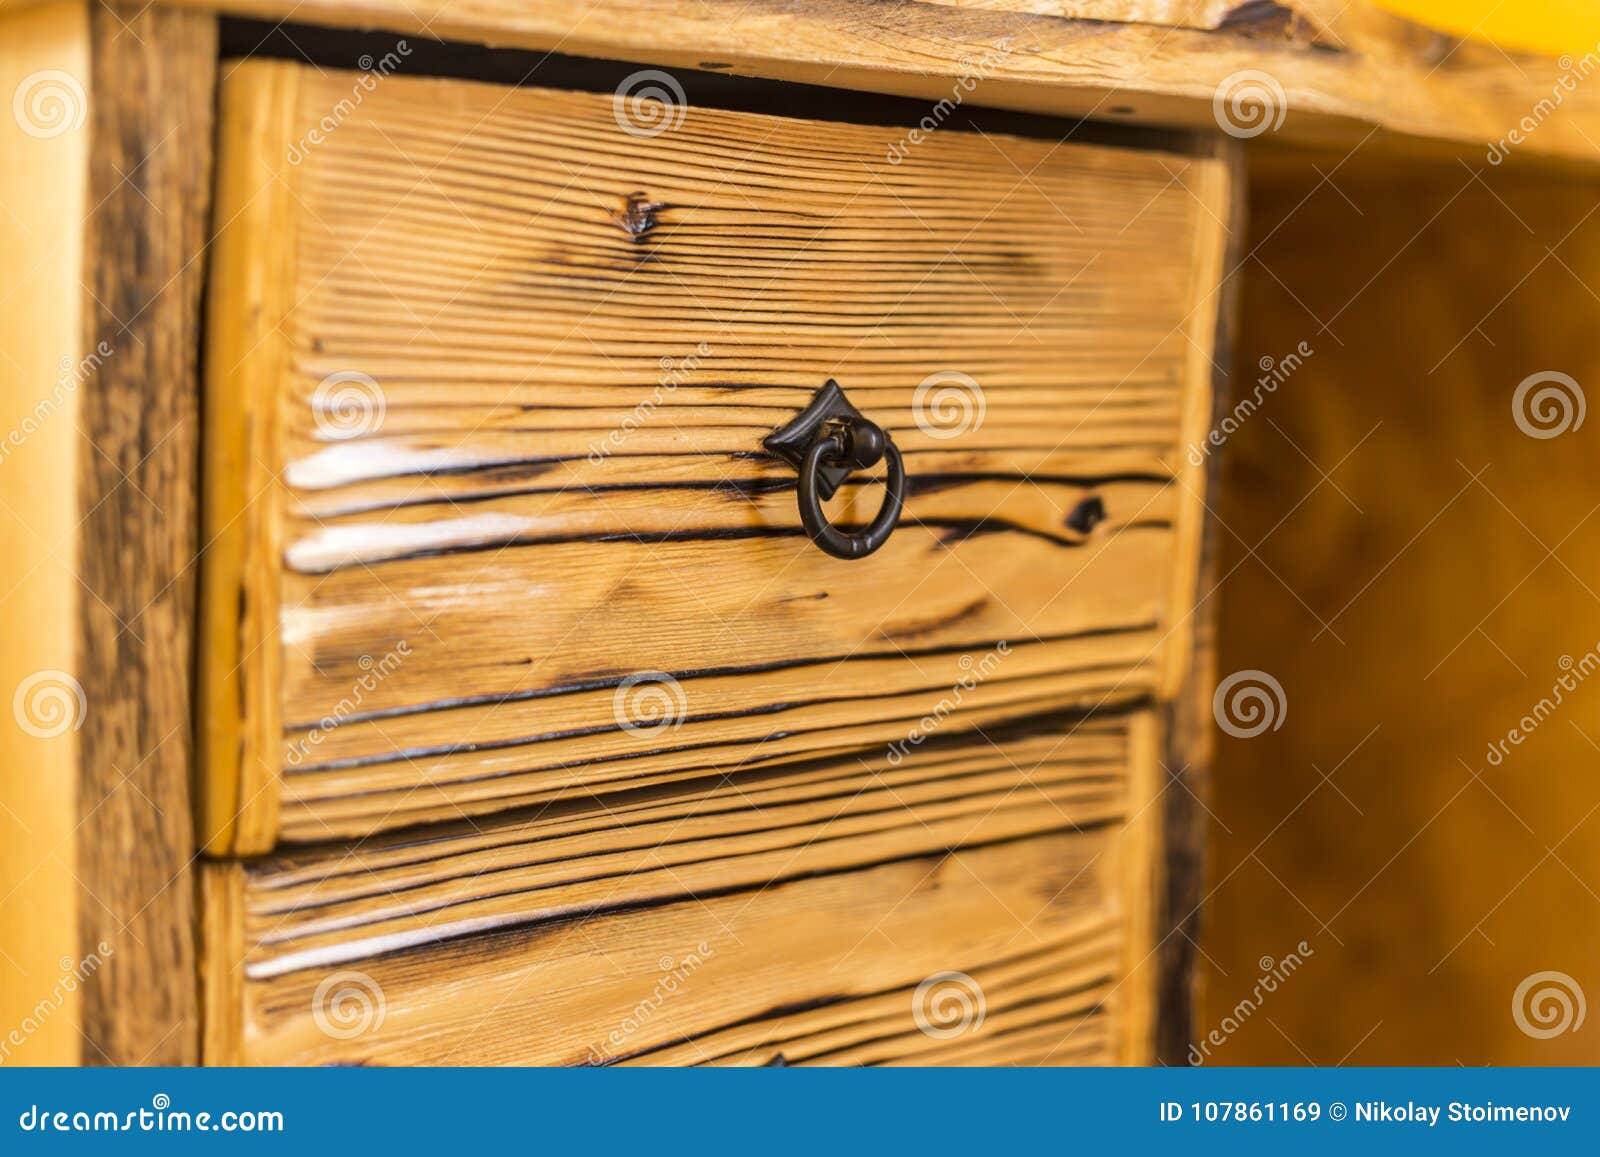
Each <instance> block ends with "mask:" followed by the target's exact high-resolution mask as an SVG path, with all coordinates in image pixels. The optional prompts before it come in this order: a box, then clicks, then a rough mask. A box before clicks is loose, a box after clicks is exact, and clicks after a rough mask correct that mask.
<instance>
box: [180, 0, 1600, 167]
mask: <svg viewBox="0 0 1600 1157" xmlns="http://www.w3.org/2000/svg"><path fill="white" fill-rule="evenodd" d="M179 2H181V3H184V4H188V5H192V6H195V7H200V8H204V9H206V10H208V11H211V10H215V11H222V12H228V13H234V14H238V15H246V16H253V17H258V18H263V19H267V20H272V21H278V20H284V19H293V20H297V21H301V22H304V23H309V24H327V25H334V26H339V27H349V28H382V29H385V30H388V31H393V32H401V33H413V34H421V33H424V32H426V33H427V34H428V35H432V36H437V37H444V38H453V39H457V40H463V41H473V42H486V43H493V44H497V45H506V46H512V47H518V48H525V49H532V50H537V51H557V50H558V51H561V52H564V53H571V54H574V55H580V56H593V57H599V58H602V59H608V60H638V61H642V62H646V63H649V64H652V65H656V66H665V67H669V68H701V67H707V66H710V67H713V68H715V69H716V70H718V71H731V72H736V73H739V74H741V75H746V76H758V77H766V78H770V79H776V80H793V81H803V82H806V83H811V84H822V85H830V86H832V87H836V88H844V89H852V90H859V91H864V92H878V93H885V94H890V95H897V96H914V97H919V98H924V99H927V100H930V101H939V100H942V99H948V98H950V97H951V96H952V95H953V93H955V92H956V91H957V85H958V82H960V81H962V80H968V81H971V80H973V79H977V80H978V82H979V91H980V96H979V97H975V98H973V99H974V100H978V101H979V102H981V103H982V104H985V105H989V106H992V107H998V108H1011V109H1019V110H1023V111H1028V112H1040V113H1047V114H1051V115H1056V116H1064V117H1073V118H1078V117H1090V116H1092V117H1096V118H1099V119H1115V120H1127V121H1129V122H1137V123H1147V124H1170V125H1180V126H1191V127H1195V128H1201V129H1205V130H1207V131H1215V129H1216V128H1217V119H1216V117H1217V113H1216V109H1215V106H1214V101H1215V99H1216V96H1217V93H1218V90H1219V88H1222V87H1224V85H1225V82H1228V81H1229V80H1230V78H1234V79H1235V82H1237V75H1238V74H1239V73H1241V72H1251V71H1254V72H1266V73H1267V74H1269V75H1270V76H1271V77H1272V78H1273V79H1274V80H1275V81H1276V82H1277V83H1278V84H1279V85H1280V86H1281V87H1282V89H1283V92H1284V99H1285V103H1286V105H1287V116H1286V118H1285V119H1284V122H1283V124H1282V125H1281V126H1280V127H1279V128H1278V129H1277V130H1276V131H1275V133H1274V135H1273V139H1278V140H1291V141H1295V142H1299V143H1309V142H1318V143H1325V144H1327V143H1331V144H1337V145H1342V146H1343V147H1344V148H1346V149H1348V148H1350V147H1352V146H1354V145H1355V144H1357V143H1358V142H1363V141H1368V140H1369V138H1370V144H1369V146H1368V147H1375V148H1382V147H1384V146H1386V145H1387V146H1389V147H1391V148H1392V149H1393V150H1395V151H1397V152H1398V151H1406V150H1412V151H1414V150H1415V148H1416V147H1417V145H1418V143H1419V140H1423V139H1425V140H1432V141H1442V142H1449V143H1452V144H1454V145H1457V146H1462V147H1464V148H1465V149H1466V151H1468V152H1470V153H1473V154H1481V150H1482V149H1483V148H1484V147H1486V146H1487V144H1488V143H1489V142H1491V141H1498V140H1500V139H1501V138H1502V137H1504V136H1505V135H1506V133H1507V131H1508V130H1510V129H1511V128H1512V127H1513V126H1515V125H1517V124H1519V123H1520V122H1521V121H1522V120H1523V118H1524V117H1528V116H1530V115H1538V116H1539V119H1540V123H1539V126H1538V128H1537V131H1535V132H1533V133H1531V134H1530V135H1529V140H1528V142H1527V143H1526V144H1525V145H1524V146H1523V150H1524V151H1525V152H1526V153H1527V154H1528V155H1531V156H1540V155H1542V156H1551V157H1561V158H1566V159H1570V160H1574V161H1577V162H1579V163H1592V161H1593V158H1594V148H1593V145H1592V143H1591V142H1592V141H1593V140H1595V139H1600V97H1596V96H1595V94H1594V93H1593V92H1592V91H1591V86H1586V85H1584V84H1574V85H1572V86H1571V89H1572V90H1571V91H1570V92H1568V91H1564V92H1563V93H1562V97H1563V99H1562V100H1561V101H1559V102H1554V103H1553V104H1550V102H1551V98H1552V93H1553V91H1554V90H1555V88H1556V86H1557V84H1558V82H1559V81H1560V78H1561V77H1562V76H1563V74H1564V73H1566V72H1567V69H1566V68H1565V67H1563V65H1562V64H1561V62H1560V61H1558V60H1557V59H1555V58H1554V57H1553V56H1549V57H1541V56H1536V55H1530V54H1515V53H1511V54H1507V53H1506V52H1505V51H1503V50H1502V49H1501V48H1499V47H1496V46H1493V45H1488V44H1482V43H1477V42H1474V41H1472V40H1470V39H1465V38H1462V37H1460V36H1452V35H1447V34H1445V33H1441V32H1438V31H1435V30H1434V29H1431V28H1428V27H1426V26H1424V25H1422V24H1418V23H1416V22H1413V21H1410V20H1407V19H1405V18H1403V17H1401V16H1398V15H1395V14H1394V13H1392V12H1389V11H1385V10H1384V9H1382V8H1380V7H1378V6H1376V5H1374V4H1372V3H1369V2H1366V0H1356V2H1354V3H1348V2H1345V0H1281V2H1262V0H1235V2H1234V3H1230V4H1225V5H1220V6H1219V5H1212V4H1205V3H1181V2H1180V3H1172V4H1165V3H1161V2H1159V0H1150V2H1145V0H1083V2H1077V3H1073V4H1071V5H1070V7H1067V8H1065V9H1064V11H1066V12H1067V13H1068V15H1061V14H1051V13H1041V12H1038V11H1032V10H1030V11H1007V10H1003V9H1004V8H1008V7H1013V6H1015V7H1023V8H1028V9H1034V8H1037V7H1043V6H1044V5H1042V4H1039V5H1036V4H1034V3H1032V0H1015V2H1014V3H1013V0H995V3H993V4H990V3H987V2H986V3H983V4H978V5H968V4H943V3H904V4H887V3H863V2H861V0H810V2H808V3H804V4H794V3H789V2H788V0H701V2H700V3H697V4H694V5H689V6H684V5H680V4H675V3H670V2H669V0H543V2H541V3H529V2H527V0H475V2H473V3H470V4H469V3H463V2H462V0H179ZM1146 21H1149V22H1146ZM1188 25H1207V26H1214V27H1211V28H1206V27H1188ZM1575 47H1576V48H1577V49H1578V50H1592V48H1593V47H1594V46H1593V44H1592V43H1590V44H1587V45H1578V46H1575ZM1569 63H1570V62H1569ZM1230 91H1231V89H1230ZM1541 102H1547V106H1548V112H1549V115H1548V116H1546V115H1545V113H1544V112H1539V113H1537V114H1536V111H1535V110H1540V109H1543V108H1545V107H1547V106H1543V105H1541Z"/></svg>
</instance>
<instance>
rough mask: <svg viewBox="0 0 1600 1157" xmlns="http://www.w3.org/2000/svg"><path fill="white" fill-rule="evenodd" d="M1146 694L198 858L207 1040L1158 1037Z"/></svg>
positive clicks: (777, 1045) (393, 1042) (281, 1058)
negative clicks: (467, 817) (207, 860)
mask: <svg viewBox="0 0 1600 1157" xmlns="http://www.w3.org/2000/svg"><path fill="white" fill-rule="evenodd" d="M1155 741H1156V727H1155V724H1154V720H1153V718H1152V716H1151V713H1150V712H1149V711H1141V712H1133V713H1115V714H1111V715H1109V716H1101V717H1096V718H1094V719H1089V720H1085V719H1083V718H1081V717H1077V718H1074V717H1067V716H1053V717H1043V718H1040V719H1037V720H1034V721H1032V722H1031V723H1030V724H1028V725H1025V726H1018V727H1014V728H1012V729H1010V730H1008V731H1003V732H992V733H990V734H988V735H980V734H978V733H976V732H972V731H968V732H965V733H961V734H956V735H951V736H948V737H941V738H937V739H935V740H933V741H932V742H930V744H929V745H928V746H927V747H926V748H924V749H923V750H922V751H920V752H919V753H918V757H917V758H916V759H915V760H908V761H905V762H904V763H903V764H901V765H899V766H895V765H892V764H890V763H889V762H888V760H887V759H886V758H885V757H884V756H882V755H881V754H880V756H879V757H878V758H877V759H875V760H865V759H864V760H861V761H860V762H858V761H856V760H847V761H817V762H813V763H803V764H794V765H791V766H789V767H785V768H775V769H769V770H766V771H762V772H759V773H755V774H751V775H746V776H744V777H741V778H740V779H739V780H738V781H737V782H729V780H728V779H727V777H725V776H723V775H720V774H705V775H702V776H701V777H699V778H697V779H694V780H692V781H689V782H687V783H685V784H681V785H678V786H677V788H676V790H674V791H671V792H667V791H664V790H663V789H660V788H655V789H645V790H643V791H638V792H632V793H623V794H620V795H617V796H612V797H608V800H607V805H608V806H607V807H605V808H603V809H597V808H593V807H589V808H583V807H564V808H563V807H553V808H549V809H540V810H538V811H535V812H533V813H530V814H526V815H520V816H517V817H504V818H500V819H497V820H495V821H493V822H491V823H487V824H456V825H444V826H440V827H438V828H434V829H430V830H427V831H426V832H424V833H422V834H419V835H413V836H402V835H389V836H378V837H374V838H373V839H370V840H367V841H365V842H363V843H362V844H360V845H359V846H356V847H348V848H347V847H343V846H334V847H331V848H328V849H325V850H318V851H313V852H301V853H284V854H279V855H276V856H273V857H269V858H266V859H263V860H259V861H255V862H251V863H249V864H245V865H238V864H212V865H208V866H207V868H206V872H205V877H204V879H205V912H206V920H207V930H206V931H207V935H206V937H205V940H206V945H207V952H206V960H205V974H206V981H207V984H206V999H207V1009H206V1014H207V1015H206V1023H207V1046H206V1056H207V1060H208V1061H210V1062H211V1063H249V1064H299V1063H341V1064H369V1063H372V1064H440V1063H450V1064H505V1063H512V1064H584V1063H602V1062H603V1063H650V1064H680V1063H746V1064H748V1063H756V1064H766V1063H772V1062H773V1061H774V1060H775V1059H776V1058H777V1057H778V1056H780V1055H781V1056H782V1058H783V1060H784V1061H785V1062H786V1063H791V1064H803V1063H821V1064H845V1063H864V1062H873V1063H892V1062H901V1063H922V1064H953V1063H972V1064H1004V1063H1018V1064H1022V1063H1027V1064H1037V1063H1054V1064H1067V1063H1100V1064H1106V1063H1113V1062H1116V1061H1119V1060H1144V1059H1147V1058H1148V1056H1149V1034H1150V1028H1151V1025H1150V1018H1151V1015H1152V1008H1151V999H1150V998H1151V993H1152V990H1153V985H1152V984H1151V983H1150V976H1151V974H1152V972H1153V965H1152V963H1151V948H1152V936H1151V916H1152V901H1153V878H1152V873H1151V870H1150V869H1151V867H1152V865H1153V863H1154V858H1155V856H1156V854H1157V852H1158V848H1159V831H1158V827H1159V813H1158V809H1155V808H1152V807H1151V806H1150V805H1151V803H1152V802H1153V799H1154V790H1155V785H1156V776H1155V771H1156V758H1157V757H1156V752H1155V747H1154V744H1155Z"/></svg>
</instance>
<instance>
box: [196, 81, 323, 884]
mask: <svg viewBox="0 0 1600 1157" xmlns="http://www.w3.org/2000/svg"><path fill="white" fill-rule="evenodd" d="M300 77H301V72H300V69H299V68H298V67H296V66H294V65H291V64H288V63H286V62H280V61H248V62H246V63H244V64H241V65H237V66H235V67H234V68H233V69H232V71H231V72H229V73H228V74H227V75H226V76H225V78H224V79H223V81H222V83H221V86H220V108H219V110H218V121H217V124H218V148H217V197H216V221H217V236H216V239H215V242H214V244H213V246H212V269H211V273H210V288H209V294H208V304H207V310H206V317H207V327H208V329H207V337H208V343H207V347H206V365H205V375H204V377H205V382H204V390H205V414H206V418H205V437H204V449H203V453H202V494H203V504H202V505H203V513H202V519H201V522H202V527H203V532H202V533H203V539H204V542H205V544H206V547H205V552H204V557H203V561H202V565H201V572H200V573H201V596H200V637H201V639H202V640H203V646H202V651H201V656H200V678H199V683H200V688H199V708H200V732H201V734H200V742H199V745H198V746H199V749H200V753H201V773H200V782H199V785H198V799H199V805H198V809H197V811H198V817H199V820H198V822H199V830H198V832H197V835H196V840H197V843H198V845H199V846H200V847H201V848H202V849H203V850H204V851H205V852H206V854H208V855H225V854H249V853H255V852H264V851H267V850H269V849H270V848H271V847H272V845H273V842H274V840H275V837H276V834H277V829H278V798H279V784H280V775H281V770H282V758H283V740H282V736H283V724H282V717H283V708H282V678H281V673H282V666H283V663H282V640H281V638H280V636H279V633H278V621H279V618H278V612H279V606H280V600H281V566H280V558H281V556H282V517H281V515H282V511H283V506H284V487H283V483H282V481H281V479H280V477H279V465H280V464H281V463H282V461H283V437H284V434H283V429H282V423H283V416H282V412H281V404H280V402H281V393H282V390H281V387H282V383H283V381H284V377H285V374H286V372H287V367H288V363H289V357H290V338H289V335H288V333H287V326H288V319H289V317H290V315H291V312H292V297H293V268H292V255H293V253H294V249H295V245H294V228H293V227H294V221H295V212H294V209H293V200H294V193H293V189H294V181H295V176H296V170H295V168H294V166H293V165H291V164H290V163H289V160H288V154H287V147H286V142H288V141H290V140H292V139H293V138H292V136H291V133H290V128H291V126H292V124H293V123H294V118H295V116H296V109H297V105H298V99H299V84H300Z"/></svg>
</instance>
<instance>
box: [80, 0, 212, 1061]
mask: <svg viewBox="0 0 1600 1157" xmlns="http://www.w3.org/2000/svg"><path fill="white" fill-rule="evenodd" d="M89 16H90V36H91V56H90V78H89V84H88V88H89V91H90V93H92V94H93V95H92V97H91V99H90V102H89V117H88V122H87V131H88V132H89V133H90V134H91V136H90V153H89V168H88V189H89V192H88V203H89V205H90V207H91V208H90V210H89V216H88V218H87V220H86V222H85V229H86V240H85V245H84V254H83V267H82V271H81V277H82V284H83V286H84V292H85V294H86V300H85V302H84V319H83V323H84V324H83V329H84V346H83V348H84V350H85V351H86V352H88V351H100V350H102V349H109V350H110V351H111V352H109V353H106V354H105V355H104V356H103V358H102V359H101V360H100V361H99V362H98V363H96V364H95V365H94V367H93V368H92V370H91V371H90V372H88V373H87V374H86V375H85V380H84V388H83V399H82V410H81V417H82V423H81V426H80V435H81V438H82V440H83V443H84V445H85V446H86V447H92V448H93V449H92V452H83V453H81V454H80V468H79V473H78V479H77V482H78V486H77V505H78V509H79V510H80V511H81V512H82V515H81V518H82V521H81V522H80V524H79V526H78V529H77V534H78V539H79V578H80V582H81V586H82V589H83V591H84V592H86V597H82V598H81V599H80V602H79V615H78V650H79V657H78V666H79V678H80V680H81V682H82V684H83V689H84V692H85V696H86V699H87V702H88V703H89V705H90V706H89V710H88V712H87V714H86V717H85V720H84V726H83V728H82V730H81V731H80V733H79V740H80V743H81V745H82V756H81V760H80V765H79V769H78V778H79V793H80V794H79V815H80V830H79V833H78V848H79V853H78V858H77V879H78V883H79V885H80V888H81V895H82V899H81V901H80V910H79V928H80V936H81V937H82V943H83V944H85V945H89V944H99V943H101V942H104V943H106V944H107V945H109V946H110V949H109V951H108V952H107V953H106V955H107V956H108V960H107V963H106V965H105V967H103V968H101V969H100V970H99V972H98V973H97V974H96V977H95V982H94V983H93V984H91V985H87V986H86V987H85V989H84V998H83V1000H84V1012H83V1032H84V1038H85V1043H86V1050H87V1051H86V1052H85V1055H84V1060H85V1061H87V1062H90V1063H105V1064H115V1065H147V1064H155V1065H163V1064H189V1063H193V1061H194V1060H195V1058H196V1056H197V1055H198V1043H199V1021H198V1005H197V999H196V992H195V983H194V965H195V961H194V919H195V914H194V891H193V880H192V878H191V872H190V865H191V862H192V859H193V846H192V831H193V828H192V824H191V819H190V812H191V808H192V801H191V783H192V780H193V777H194V741H193V719H194V715H193V674H194V672H193V656H194V629H195V614H194V582H195V578H194V565H193V564H194V560H195V554H196V549H197V531H198V510H197V506H198V480H199V471H198V457H199V449H198V447H199V438H200V430H199V399H200V390H199V368H198V365H197V364H196V350H197V349H198V347H199V341H200V288H201V275H202V272H203V270H204V252H205V243H206V237H207V233H208V230H209V224H210V222H209V217H210V214H209V207H210V194H211V139H212V111H213V105H214V95H215V78H216V62H217V27H216V20H215V18H214V17H212V16H211V15H209V14H206V13H199V12H187V11H182V10H179V9H172V8H160V7H154V6H147V7H144V8H138V7H136V6H134V5H132V4H131V3H130V4H127V5H108V4H105V3H101V4H97V5H91V6H90V8H89ZM102 343H103V344H102Z"/></svg>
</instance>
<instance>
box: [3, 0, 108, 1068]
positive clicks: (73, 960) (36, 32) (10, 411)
mask: <svg viewBox="0 0 1600 1157" xmlns="http://www.w3.org/2000/svg"><path fill="white" fill-rule="evenodd" d="M89 64H90V59H89V15H88V8H87V6H86V5H85V4H84V3H81V2H79V0H72V2H70V3H55V4H50V5H45V6H41V7H31V8H27V9H24V10H17V11H4V12H0V94H3V95H4V97H5V98H6V101H5V105H4V106H3V107H4V109H5V111H4V113H0V558H3V559H4V560H5V569H4V578H3V579H0V637H3V638H4V639H5V646H4V647H3V648H0V697H3V703H4V708H3V710H0V805H3V806H0V1065H70V1064H77V1063H78V1062H79V1060H80V1057H81V1051H82V1043H81V1033H80V1024H81V1020H80V1015H81V1007H80V1000H79V997H78V996H77V993H78V991H80V990H81V987H82V986H83V985H85V984H93V983H94V978H93V976H92V975H88V976H85V975H84V971H83V969H84V964H83V961H82V959H81V957H80V951H79V932H78V893H77V888H78V885H77V879H76V876H75V874H74V873H75V867H76V864H77V841H76V829H77V825H78V816H77V812H78V791H77V789H78V759H79V745H78V742H77V730H76V728H77V727H78V726H82V724H83V721H84V719H85V718H86V717H87V716H88V715H89V714H90V713H92V712H93V711H94V710H95V707H96V705H95V704H93V703H84V701H83V699H82V698H81V696H82V687H81V686H80V685H78V684H77V683H76V679H75V676H74V674H73V672H74V668H75V666H76V662H77V637H78V630H77V624H78V613H79V589H80V588H79V586H78V583H77V581H76V577H75V574H76V568H77V565H78V556H77V546H78V534H77V528H78V522H79V517H80V513H81V512H80V511H79V510H78V509H77V497H78V411H79V408H80V407H81V405H82V393H83V391H82V389H81V388H80V387H81V386H82V385H83V382H84V379H85V375H86V374H88V373H92V367H91V368H88V369H86V368H85V361H84V354H85V352H86V351H84V349H83V342H84V327H83V289H82V286H81V284H80V282H79V274H80V273H81V271H82V269H83V246H84V217H85V213H86V201H87V197H88V165H89V147H90V141H89V138H90V131H91V130H90V117H89V107H88V100H89V95H90V94H89V93H88V87H89V81H90V69H89ZM24 85H26V86H27V90H26V91H27V92H28V93H32V94H35V95H36V96H38V97H39V100H40V103H38V104H36V105H34V104H29V103H27V102H26V101H25V103H24V104H23V105H22V106H14V105H13V103H12V100H11V97H12V96H13V94H16V93H18V91H19V86H24ZM19 112H20V114H21V117H22V119H20V120H19V119H18V113H19ZM41 405H43V406H44V407H46V409H44V410H41V409H40V407H41Z"/></svg>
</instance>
